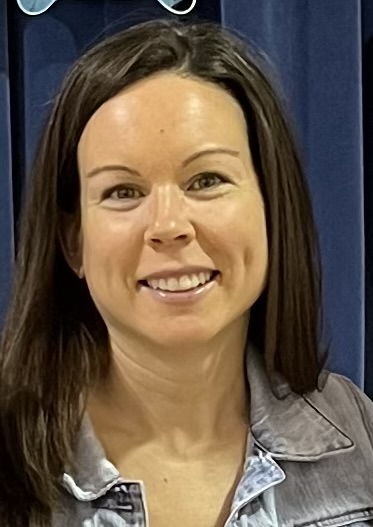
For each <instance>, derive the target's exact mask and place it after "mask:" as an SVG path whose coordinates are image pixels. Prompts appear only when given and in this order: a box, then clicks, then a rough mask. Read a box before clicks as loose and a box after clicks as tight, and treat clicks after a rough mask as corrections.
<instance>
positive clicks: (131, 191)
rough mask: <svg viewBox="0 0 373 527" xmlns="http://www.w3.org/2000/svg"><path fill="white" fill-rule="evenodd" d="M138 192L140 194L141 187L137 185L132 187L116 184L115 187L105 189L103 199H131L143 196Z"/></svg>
mask: <svg viewBox="0 0 373 527" xmlns="http://www.w3.org/2000/svg"><path fill="white" fill-rule="evenodd" d="M136 193H138V194H140V191H139V189H137V188H135V187H131V186H129V185H123V184H121V185H115V186H114V187H111V188H108V189H107V190H105V191H104V193H103V194H102V198H103V199H108V198H111V199H114V200H116V201H125V200H130V199H138V198H140V197H141V195H136Z"/></svg>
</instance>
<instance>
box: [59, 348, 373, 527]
mask: <svg viewBox="0 0 373 527" xmlns="http://www.w3.org/2000/svg"><path fill="white" fill-rule="evenodd" d="M247 364H248V369H247V375H248V380H249V386H250V392H251V400H250V429H249V430H248V442H247V453H246V461H245V463H244V467H243V473H242V477H241V480H240V482H239V484H238V486H237V488H236V490H235V494H234V498H233V500H232V503H231V509H230V514H229V517H228V518H227V519H226V522H225V527H254V526H255V527H342V526H347V525H353V526H354V527H368V526H370V527H373V446H372V445H373V403H372V402H371V401H370V400H369V399H368V398H367V397H366V396H365V395H364V394H363V393H362V392H361V391H360V390H359V389H358V388H356V387H355V386H354V385H353V384H352V383H351V382H350V381H349V380H347V379H345V378H344V377H341V376H339V375H335V374H330V375H326V376H325V377H324V388H323V390H322V391H321V392H318V391H316V392H314V393H313V394H310V395H309V396H299V395H297V394H294V393H293V392H292V391H291V389H290V387H289V386H288V384H287V383H286V382H285V381H284V380H282V379H281V378H277V379H272V383H271V384H270V382H269V379H268V376H267V374H266V372H265V368H264V364H263V360H262V357H261V356H260V355H259V354H258V353H256V352H255V351H254V350H252V349H250V351H248V360H247ZM76 461H77V469H76V471H75V472H74V473H73V472H72V471H69V470H66V472H65V474H64V475H63V481H62V483H63V486H64V489H65V492H64V494H63V496H62V500H61V506H60V508H59V510H56V511H55V512H54V515H53V527H67V526H68V527H151V525H150V526H149V519H148V513H147V505H146V489H145V488H144V484H143V482H141V481H130V480H127V479H125V475H123V476H122V475H120V474H119V472H118V470H117V469H116V468H115V467H114V466H113V465H112V464H111V463H110V462H109V461H108V460H107V459H106V457H105V454H104V451H103V449H102V447H101V445H100V444H99V442H98V440H97V438H96V437H95V435H94V432H93V429H92V426H91V424H90V422H89V419H88V417H85V419H84V422H83V425H82V428H81V432H80V435H79V438H78V441H77V445H76ZM168 525H170V526H172V527H173V526H174V524H173V521H172V517H170V519H169V523H168ZM178 527H179V526H178ZM180 527H182V526H180ZM196 527H210V526H196ZM211 527H213V526H211Z"/></svg>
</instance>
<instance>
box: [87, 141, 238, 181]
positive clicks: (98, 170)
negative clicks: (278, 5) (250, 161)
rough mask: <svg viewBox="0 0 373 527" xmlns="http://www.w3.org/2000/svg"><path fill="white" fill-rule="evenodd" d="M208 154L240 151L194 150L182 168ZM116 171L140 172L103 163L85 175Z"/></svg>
mask: <svg viewBox="0 0 373 527" xmlns="http://www.w3.org/2000/svg"><path fill="white" fill-rule="evenodd" d="M208 154H228V155H230V156H233V157H239V156H240V152H239V151H238V150H232V149H230V148H208V149H205V150H201V151H200V152H195V153H194V154H192V155H190V156H189V157H187V158H186V159H185V160H184V161H183V162H182V164H181V166H182V168H185V167H186V166H187V165H189V164H190V163H191V162H192V161H195V160H196V159H198V158H200V157H202V156H205V155H208ZM118 171H124V172H129V173H130V174H131V175H133V176H135V177H141V174H140V173H139V172H138V171H137V170H134V169H133V168H130V167H128V166H126V165H104V166H102V167H96V168H93V169H92V170H90V171H89V172H88V173H87V175H86V177H87V178H91V177H93V176H96V175H97V174H100V173H101V172H118Z"/></svg>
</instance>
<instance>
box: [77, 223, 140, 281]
mask: <svg viewBox="0 0 373 527" xmlns="http://www.w3.org/2000/svg"><path fill="white" fill-rule="evenodd" d="M137 245H138V242H136V235H135V233H134V230H133V229H131V228H129V225H127V224H126V223H124V222H123V221H122V220H121V219H120V218H116V219H115V218H114V217H112V218H107V216H104V215H103V214H102V215H101V214H95V215H94V214H92V215H91V216H88V217H87V218H86V221H85V222H84V223H83V262H84V267H85V269H86V273H87V275H88V276H87V278H88V279H89V278H90V280H91V282H92V283H94V284H97V285H100V284H101V285H106V286H107V285H109V284H110V283H111V282H113V281H118V280H123V279H126V277H128V276H130V275H131V273H133V270H134V269H135V268H136V254H137V251H136V247H137Z"/></svg>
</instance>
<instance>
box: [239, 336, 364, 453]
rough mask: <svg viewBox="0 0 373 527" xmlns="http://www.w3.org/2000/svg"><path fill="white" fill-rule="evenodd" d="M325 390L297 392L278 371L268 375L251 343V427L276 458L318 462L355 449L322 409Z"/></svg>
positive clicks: (249, 366) (249, 367)
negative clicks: (303, 393)
mask: <svg viewBox="0 0 373 527" xmlns="http://www.w3.org/2000/svg"><path fill="white" fill-rule="evenodd" d="M323 375H324V379H323V386H324V388H323V391H322V392H317V391H316V392H313V393H311V394H310V395H308V396H306V395H303V396H302V395H298V394H296V393H294V392H293V391H292V390H291V388H290V386H289V383H288V382H287V381H286V380H285V379H284V378H283V377H282V376H281V375H278V374H274V375H272V376H271V378H270V377H269V375H268V374H267V372H266V369H265V366H264V357H263V356H262V355H261V354H260V353H258V352H257V351H256V350H255V349H253V348H252V347H251V346H250V347H249V350H248V355H247V378H248V381H249V386H250V397H251V399H250V412H251V415H250V428H251V433H252V437H253V441H254V443H255V444H256V445H257V446H259V448H261V449H262V450H263V451H265V452H268V453H269V454H271V455H272V457H273V458H274V459H278V460H284V461H318V460H320V459H323V458H325V457H329V456H330V455H334V454H336V453H339V452H343V451H346V450H351V449H353V448H354V443H353V441H352V439H351V438H350V437H349V436H348V435H347V434H346V433H345V432H344V431H343V430H341V429H340V428H339V427H338V426H337V425H336V424H335V423H334V422H333V420H332V419H330V417H328V415H326V413H325V411H324V410H323V406H325V405H323V404H322V403H323V402H325V400H326V399H328V395H327V393H326V392H327V389H326V381H327V375H326V374H325V373H324V374H323Z"/></svg>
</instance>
